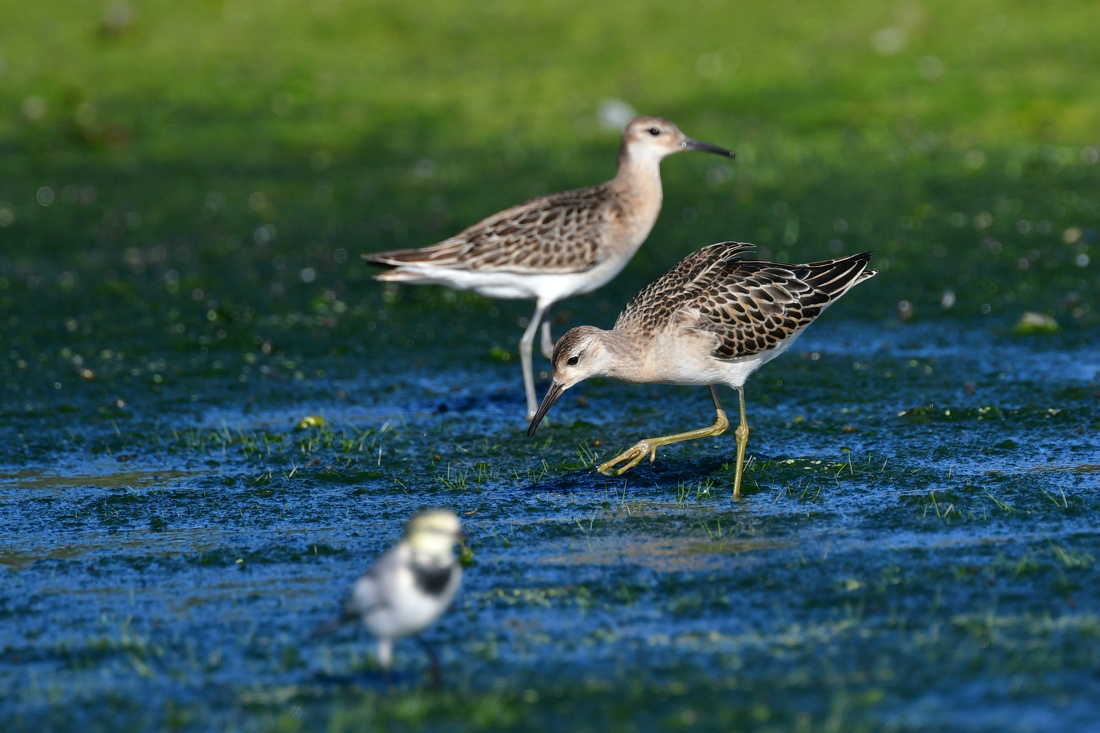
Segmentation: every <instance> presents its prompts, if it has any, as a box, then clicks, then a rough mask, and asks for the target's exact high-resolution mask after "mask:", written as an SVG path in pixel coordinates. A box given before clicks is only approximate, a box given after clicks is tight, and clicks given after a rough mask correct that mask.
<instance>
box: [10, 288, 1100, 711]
mask: <svg viewBox="0 0 1100 733" xmlns="http://www.w3.org/2000/svg"><path fill="white" fill-rule="evenodd" d="M848 300H849V301H851V302H849V303H842V304H840V305H838V306H836V307H835V308H834V309H831V310H830V311H829V312H828V313H826V314H825V315H824V316H823V317H822V318H821V320H820V321H819V322H818V323H816V324H815V325H814V326H813V327H812V328H811V329H810V330H809V331H808V332H807V333H806V334H805V335H804V336H803V337H802V339H800V341H799V342H798V343H797V344H796V345H795V347H793V348H792V349H791V350H790V351H789V352H788V353H787V354H786V355H784V356H783V357H781V358H780V359H779V360H777V361H775V362H773V363H771V364H769V365H768V366H767V367H765V368H764V369H763V370H762V371H760V372H758V373H757V374H756V375H755V376H754V377H753V379H752V380H750V382H749V385H748V388H747V397H748V417H749V422H750V425H751V428H752V433H751V436H750V439H749V440H750V442H749V455H750V456H751V462H750V463H749V465H748V467H747V469H746V476H745V491H744V494H745V495H744V498H743V499H742V500H741V501H740V502H737V503H733V502H731V500H730V496H729V493H730V488H731V485H732V457H733V454H734V439H733V435H732V431H731V432H730V433H729V434H727V435H725V436H722V437H719V438H715V439H709V440H701V441H696V442H692V443H688V444H684V445H682V446H674V447H669V448H665V449H662V450H661V451H660V452H659V454H658V459H657V461H656V462H655V463H653V464H643V465H641V466H639V467H638V468H637V469H635V470H633V471H631V472H629V473H628V474H626V475H625V476H624V477H621V478H605V477H603V476H600V475H598V474H596V473H594V472H593V471H592V470H591V469H592V466H593V465H594V463H596V462H597V459H606V458H607V457H608V456H610V455H613V452H618V451H620V450H622V449H624V448H626V447H628V446H629V445H631V444H632V443H633V442H634V441H636V440H637V439H640V438H643V437H649V436H651V435H658V434H663V433H665V432H671V431H676V430H681V429H686V428H692V427H697V426H701V425H704V424H709V422H710V420H711V419H712V415H713V413H712V411H711V407H710V402H709V396H708V394H707V391H706V390H705V389H702V388H699V389H688V388H678V387H662V386H635V385H625V384H620V383H617V382H611V381H598V380H597V381H593V382H588V383H585V384H584V385H581V386H579V387H577V388H575V389H574V390H571V391H570V393H567V395H566V396H565V397H564V398H563V399H562V400H561V401H560V403H559V404H558V405H556V406H555V408H554V409H553V410H552V411H551V413H550V417H551V420H550V421H549V423H548V424H546V425H544V426H543V427H541V428H540V430H539V432H538V433H537V434H536V436H535V438H534V439H528V438H527V437H526V435H525V434H524V428H525V425H524V424H523V422H522V407H523V404H522V403H523V393H522V386H521V382H520V379H519V368H518V364H517V363H516V361H515V359H514V358H508V357H509V349H508V348H507V347H500V346H499V345H498V344H510V342H511V341H512V339H513V338H515V337H518V333H519V331H518V327H516V326H515V324H513V323H511V322H503V323H490V325H489V326H487V328H486V329H485V330H483V331H482V330H478V331H472V332H471V334H470V335H468V336H467V337H457V336H454V335H453V333H451V332H450V331H449V330H448V328H449V324H450V323H452V322H453V321H454V319H459V320H462V321H464V322H471V321H470V318H471V316H470V314H469V313H465V312H462V311H464V309H465V308H467V307H469V308H473V309H474V311H475V312H474V314H473V317H474V319H475V320H477V319H481V320H485V313H486V312H487V309H489V308H490V305H487V304H486V302H485V301H473V300H471V301H461V302H460V303H459V306H460V307H459V308H458V309H457V311H456V310H448V309H447V308H441V307H440V306H439V304H438V303H436V302H434V301H431V300H430V299H429V300H423V301H418V300H417V296H410V302H406V303H396V304H392V305H386V306H381V305H380V306H379V309H378V310H377V311H375V312H374V313H372V314H371V316H370V318H366V317H360V318H356V317H354V314H352V315H348V316H346V317H344V318H343V319H342V320H341V321H340V323H341V324H342V325H338V326H336V327H335V330H333V329H332V328H330V329H329V330H328V331H326V326H325V321H324V316H325V313H323V312H321V311H315V312H314V313H313V314H312V315H302V316H300V317H297V318H289V319H286V318H284V319H283V320H282V321H280V322H269V323H267V324H266V325H265V326H257V327H256V329H255V330H256V331H257V332H258V331H264V332H265V333H266V334H268V336H267V337H265V338H256V339H252V338H251V336H248V337H247V338H246V336H245V335H242V333H244V332H245V331H247V332H248V333H251V331H249V330H248V329H243V330H242V329H240V328H237V326H238V325H239V324H234V323H229V322H227V323H225V324H221V325H220V324H219V318H221V316H220V315H219V314H218V313H214V314H213V317H211V318H209V319H207V320H206V321H205V322H202V321H201V319H200V322H199V323H198V324H194V323H188V325H187V326H186V327H185V328H178V329H177V328H174V327H173V326H172V318H171V317H170V315H164V314H160V313H157V312H154V311H149V310H146V311H145V315H140V314H139V315H136V316H134V318H132V319H127V318H123V317H122V316H121V314H120V312H119V311H117V310H112V309H111V308H110V307H108V306H104V307H103V308H102V310H101V311H92V312H89V313H87V314H85V315H83V316H73V320H74V321H75V325H74V323H69V322H68V321H67V320H66V317H65V316H64V315H61V314H60V311H59V314H58V315H56V317H52V318H51V319H50V320H49V323H50V324H52V325H53V326H54V327H55V328H50V327H48V326H43V327H41V328H36V329H25V330H23V332H22V336H17V337H9V338H7V339H6V345H7V347H8V348H7V349H6V353H5V354H4V361H3V369H4V379H5V392H4V401H3V410H2V412H3V419H2V421H0V440H2V441H3V444H4V445H5V446H6V448H5V450H4V452H3V460H2V463H0V502H2V505H3V511H2V512H0V548H2V549H0V572H2V574H3V577H4V582H3V583H2V584H0V621H2V623H0V717H2V718H3V719H4V720H6V721H8V723H9V724H11V725H12V726H13V729H15V728H24V729H36V730H42V731H46V730H57V731H61V730H72V729H75V728H76V727H80V728H81V729H83V730H103V731H107V730H110V731H124V730H141V729H148V728H161V729H176V730H222V729H225V730H298V729H324V730H351V729H367V728H370V727H372V726H374V725H380V726H382V725H384V726H387V727H390V728H396V729H412V728H415V727H418V726H420V725H425V724H427V725H430V727H431V728H433V729H441V730H465V729H476V728H509V729H525V730H560V729H563V728H567V729H570V730H652V729H655V728H656V729H688V728H711V729H725V730H729V729H749V730H843V731H853V730H899V731H908V730H989V729H997V730H1004V731H1032V730H1035V731H1038V730H1042V731H1044V732H1052V731H1076V730H1085V729H1087V728H1088V727H1089V726H1090V725H1092V724H1093V723H1094V721H1095V720H1096V719H1097V717H1098V716H1100V703H1098V702H1097V701H1098V700H1100V677H1098V676H1097V672H1096V670H1097V669H1100V591H1098V590H1097V589H1098V588H1100V571H1098V568H1097V558H1098V557H1100V531H1098V525H1097V522H1096V516H1097V512H1098V511H1100V479H1098V475H1100V450H1098V443H1097V435H1098V430H1100V359H1098V355H1100V350H1098V348H1097V342H1096V338H1095V335H1094V334H1093V333H1092V332H1091V330H1089V329H1070V330H1068V331H1065V332H1063V333H1059V334H1048V335H1037V336H1020V335H1017V334H1015V333H1014V332H1013V328H1012V326H1013V323H1014V321H1013V320H1011V319H1008V318H1005V317H1003V316H1001V317H998V316H988V317H984V316H967V317H947V316H943V317H931V318H927V319H923V320H922V319H917V320H915V321H913V322H909V323H906V322H903V321H901V320H899V319H898V318H897V317H896V315H895V314H893V313H889V312H887V315H886V316H883V317H880V318H875V317H869V316H868V313H867V310H868V309H866V308H863V307H861V306H860V304H859V303H857V302H856V301H857V300H858V293H856V294H853V296H850V297H849V298H848ZM19 302H25V301H23V300H21V299H20V301H19ZM471 303H472V304H473V305H470V304H471ZM464 304H465V305H464ZM478 309H480V311H479V310H478ZM436 311H439V312H436ZM504 312H505V315H506V316H507V317H508V318H512V317H518V316H517V315H515V314H519V313H520V308H519V306H516V307H515V309H512V306H505V307H504ZM97 313H98V315H97ZM494 313H495V311H494ZM200 315H202V314H201V313H200ZM573 317H574V319H576V318H577V316H576V314H575V313H574V315H573ZM12 318H16V316H12ZM142 318H144V319H146V321H147V322H143V321H142V320H141V319H142ZM508 318H505V319H503V320H505V321H508ZM180 320H184V321H185V320H186V314H185V315H184V316H181V317H180ZM490 320H491V319H490ZM89 322H91V323H94V324H96V325H95V327H94V328H92V329H90V330H91V331H92V333H89V334H84V333H82V328H84V324H87V323H89ZM22 323H23V324H25V323H26V321H23V322H22ZM9 325H10V323H9ZM555 328H556V329H558V331H559V332H560V331H561V330H562V327H561V325H560V324H556V325H555ZM235 329H236V330H235ZM341 329H344V330H341ZM219 331H224V332H225V333H224V335H220V334H219ZM238 331H241V333H238ZM9 333H15V331H9ZM135 333H137V334H143V336H142V337H141V338H134V334H135ZM368 334H375V336H373V337H372V336H369V335H368ZM379 334H389V336H387V337H385V338H381V337H379V336H378V335H379ZM113 337H114V338H116V339H117V340H114V341H113V340H112V338H113ZM268 338H269V340H268ZM234 339H238V341H237V342H234ZM341 342H344V343H346V344H353V345H351V346H347V347H346V348H340V347H339V345H340V343H341ZM114 343H118V344H130V345H129V346H126V345H121V346H116V345H113V344H114ZM542 368H545V363H544V362H543V366H542ZM544 389H545V382H543V383H542V384H541V385H540V392H541V391H542V390H544ZM723 397H726V398H727V400H728V401H729V403H730V404H733V394H732V393H723ZM311 415H316V416H322V417H323V418H324V425H323V426H320V427H311V428H302V429H299V428H297V427H296V426H297V425H298V423H299V422H300V421H301V420H302V418H305V417H307V416H311ZM424 506H444V507H449V508H452V509H454V510H455V511H457V512H458V513H459V514H460V515H462V517H463V519H464V522H465V525H466V527H467V530H468V533H469V535H470V536H471V548H472V550H473V551H474V553H475V557H474V564H473V565H472V566H471V567H470V568H468V572H467V575H466V579H465V582H464V585H463V587H462V589H461V591H460V593H459V595H458V597H457V599H456V602H455V604H454V607H453V608H452V609H451V610H450V612H448V613H447V614H446V615H445V616H444V617H443V618H442V620H441V621H440V623H438V624H437V625H436V626H435V627H433V628H432V629H431V630H430V631H429V632H428V634H427V638H428V639H429V640H430V642H431V643H432V644H433V645H434V646H436V647H437V648H438V649H439V651H440V654H441V656H442V660H443V666H444V674H443V683H442V685H441V687H440V688H439V689H438V690H431V689H430V688H429V686H428V684H427V675H426V672H427V660H426V658H425V656H424V655H423V653H422V651H421V650H420V649H419V647H418V646H417V645H416V644H414V643H411V642H405V643H402V644H400V645H399V646H398V648H397V657H396V663H397V669H398V672H397V675H396V678H395V687H394V689H388V688H387V687H386V685H385V683H384V680H383V677H382V675H381V673H380V670H379V669H378V667H377V663H376V661H375V657H374V648H373V643H372V642H371V640H370V639H369V638H368V637H367V636H366V634H365V633H363V632H361V631H359V630H358V629H355V630H346V631H344V632H342V633H340V634H338V635H335V636H330V637H327V638H322V639H310V638H309V634H310V632H311V631H312V629H313V628H314V627H315V626H316V625H317V624H319V623H321V622H322V621H324V620H326V619H328V618H329V617H330V616H331V615H332V614H333V613H334V611H335V609H336V607H337V603H338V601H339V600H340V599H341V597H342V595H343V593H344V592H345V591H346V590H347V588H348V587H349V584H350V583H351V582H352V580H353V579H354V578H355V577H356V576H357V575H358V574H359V573H360V572H362V570H363V569H364V568H365V567H366V566H367V565H368V564H369V562H370V560H371V559H372V558H373V557H374V556H376V555H377V554H378V553H380V552H381V551H383V550H384V549H385V548H386V547H387V546H388V545H390V544H391V543H393V542H394V541H395V540H396V539H397V538H398V536H399V534H400V531H401V527H402V524H403V521H404V520H405V518H407V517H408V516H409V514H410V513H412V512H413V511H415V510H416V509H418V508H420V507H424Z"/></svg>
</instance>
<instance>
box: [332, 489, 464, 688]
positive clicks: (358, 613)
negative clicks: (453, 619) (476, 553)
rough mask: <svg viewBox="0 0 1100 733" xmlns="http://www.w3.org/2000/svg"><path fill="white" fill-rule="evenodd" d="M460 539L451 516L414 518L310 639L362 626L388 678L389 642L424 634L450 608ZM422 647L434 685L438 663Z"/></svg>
mask: <svg viewBox="0 0 1100 733" xmlns="http://www.w3.org/2000/svg"><path fill="white" fill-rule="evenodd" d="M464 539H465V538H464V536H463V534H462V524H461V522H460V521H459V519H458V517H457V516H455V514H454V513H453V512H450V511H447V510H445V509H430V510H427V511H423V512H420V513H418V514H416V515H414V516H413V517H412V518H411V519H410V520H409V522H408V524H407V525H406V526H405V536H404V537H402V538H401V541H400V542H398V543H397V545H396V546H395V547H393V548H392V549H391V550H389V551H388V552H386V553H385V554H384V555H382V557H380V558H378V560H377V561H376V562H375V563H374V565H372V566H371V567H370V569H369V570H367V572H366V573H365V574H364V575H363V576H362V577H360V578H359V579H358V580H357V581H355V585H354V586H353V587H352V591H351V597H350V598H348V600H347V601H346V602H345V603H344V610H343V614H342V615H341V616H340V618H338V619H335V620H333V621H330V622H328V623H326V624H323V625H322V626H320V627H319V628H318V629H317V630H316V631H315V632H314V634H313V635H314V636H317V635H319V634H323V633H327V632H329V631H333V630H335V629H337V628H340V627H341V626H344V625H346V624H349V623H352V622H355V621H361V622H362V623H363V625H364V626H365V627H366V628H367V631H369V632H370V633H371V634H372V635H373V636H374V637H375V638H377V639H378V662H379V664H380V665H381V666H382V668H383V669H384V670H386V671H387V673H388V670H389V668H390V666H391V664H392V663H393V643H394V642H395V641H396V640H398V639H401V638H402V637H406V636H413V635H415V634H418V633H420V632H421V631H423V630H424V629H426V628H427V627H428V626H430V625H431V624H432V623H433V622H434V621H435V620H436V619H437V618H439V617H440V615H442V614H443V611H445V610H446V609H447V607H448V606H449V605H450V604H451V600H452V599H453V598H454V595H455V592H456V591H458V586H459V584H460V583H461V582H462V566H461V564H460V563H459V561H458V558H456V557H455V553H454V547H455V545H456V544H460V543H462V542H463V541H464ZM421 643H422V644H423V645H424V648H425V650H426V651H427V652H428V654H429V655H430V656H431V658H432V677H433V680H434V679H435V678H436V677H437V676H438V670H439V661H438V659H437V658H436V656H435V653H434V652H433V651H432V649H431V648H430V647H428V646H427V644H425V643H424V642H423V641H421Z"/></svg>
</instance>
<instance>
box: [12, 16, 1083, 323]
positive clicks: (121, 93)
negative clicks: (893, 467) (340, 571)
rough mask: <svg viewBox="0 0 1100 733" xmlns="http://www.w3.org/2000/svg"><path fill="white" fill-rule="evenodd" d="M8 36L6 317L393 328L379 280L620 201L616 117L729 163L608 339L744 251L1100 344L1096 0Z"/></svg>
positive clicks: (919, 309) (660, 244) (678, 206)
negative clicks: (494, 234)
mask: <svg viewBox="0 0 1100 733" xmlns="http://www.w3.org/2000/svg"><path fill="white" fill-rule="evenodd" d="M0 7H2V8H3V12H2V15H3V17H4V19H5V20H4V23H3V24H0V240H2V241H3V246H2V248H0V278H3V280H2V281H0V286H2V289H0V299H3V300H0V305H5V306H7V307H9V308H11V307H16V305H17V301H19V300H21V299H23V298H25V297H26V296H27V295H28V290H27V289H26V288H29V289H30V290H36V289H37V290H38V291H39V292H38V294H37V295H36V296H35V300H36V301H38V302H37V306H38V307H42V306H43V305H44V304H47V303H49V302H52V301H53V300H54V299H58V298H62V299H63V298H66V297H70V296H71V297H76V298H78V299H79V298H87V297H89V296H90V295H92V294H94V293H97V292H98V293H100V294H102V293H103V292H104V290H103V289H104V288H107V296H108V298H109V297H113V296H111V293H117V292H119V291H120V289H121V291H125V292H131V291H130V290H129V289H128V288H133V287H136V288H137V289H138V291H140V292H142V293H145V295H143V296H142V298H143V299H146V298H152V299H156V298H157V297H159V296H158V292H159V290H158V289H163V287H165V284H167V287H168V288H169V289H170V290H174V289H175V288H178V287H179V284H180V283H182V284H183V286H184V288H185V289H189V288H190V286H195V287H202V288H205V290H206V291H207V292H210V291H212V290H214V291H218V292H220V293H221V294H222V296H223V298H224V299H235V300H236V301H237V302H241V303H245V304H247V305H248V307H250V308H256V309H260V310H273V309H274V310H278V309H280V308H283V307H284V306H283V305H281V304H282V303H284V302H285V303H289V304H290V306H289V307H291V308H297V307H302V304H308V303H310V302H313V301H315V300H317V299H318V298H320V297H322V296H323V295H324V294H325V293H329V294H330V295H329V296H328V299H329V301H332V300H333V299H334V298H336V299H339V300H341V301H343V300H348V301H352V302H353V303H359V304H362V305H364V307H381V306H382V302H381V297H380V295H379V289H378V288H376V287H374V286H372V285H370V284H368V283H366V282H365V281H366V279H367V277H368V276H369V272H368V271H367V270H366V268H365V267H363V266H362V265H361V264H360V263H359V261H358V254H359V253H360V252H364V251H373V250H378V249H383V248H390V247H410V246H422V245H427V244H430V243H432V242H435V241H438V240H439V239H441V238H444V237H446V236H447V235H449V234H452V233H454V232H456V231H458V230H459V229H461V228H463V227H465V226H467V225H469V224H471V223H473V222H474V221H476V220H478V219H480V218H482V217H483V216H486V215H488V214H490V213H492V212H494V211H497V210H499V209H501V208H504V207H506V206H508V205H511V204H514V203H518V202H519V201H521V200H523V199H526V198H528V197H530V196H532V195H536V194H539V193H545V192H549V191H554V190H561V189H565V188H573V187H579V186H584V185H590V184H593V183H597V182H599V181H601V180H605V179H606V178H608V177H610V176H611V174H612V173H613V168H614V162H615V151H616V148H617V145H618V129H617V128H616V126H615V125H601V123H600V110H601V105H606V103H607V100H621V101H623V102H625V103H627V104H629V105H630V106H631V107H633V109H635V110H637V111H638V112H641V113H649V114H659V115H664V116H667V117H669V118H671V119H672V120H674V121H675V122H677V123H678V124H679V125H680V126H681V127H682V128H683V129H684V130H685V131H686V132H687V133H688V134H689V135H692V136H694V137H698V138H700V139H704V140H708V141H711V142H714V143H716V144H719V145H723V146H728V147H730V148H732V149H734V150H736V151H737V152H738V158H737V159H736V160H735V161H732V162H730V163H724V162H719V161H716V160H710V159H707V158H705V157H703V156H681V157H677V158H674V159H670V160H668V161H666V162H665V164H664V176H665V182H666V198H665V210H664V212H663V213H662V216H661V219H660V221H659V222H658V225H657V227H656V228H655V230H654V232H653V234H652V235H651V237H650V241H649V243H648V244H647V245H646V247H644V248H643V250H642V252H641V253H640V255H639V256H638V258H637V259H636V261H635V264H634V265H633V266H632V267H630V268H628V269H627V271H626V272H625V273H624V274H623V275H622V276H621V277H620V279H619V280H618V281H617V282H616V283H614V284H612V286H610V287H609V288H608V289H607V290H606V293H605V294H603V295H602V296H601V295H600V294H597V297H603V298H606V299H608V300H609V301H610V302H611V303H612V305H611V306H610V310H611V312H612V313H613V312H614V311H615V310H617V307H618V306H619V305H620V304H621V303H622V302H624V300H625V298H626V297H628V296H629V295H630V294H631V293H633V292H634V291H635V290H637V289H638V288H639V287H641V286H642V285H643V284H644V283H645V282H647V281H649V280H650V279H652V278H653V277H655V276H656V275H658V274H659V273H661V272H663V271H664V270H665V269H667V268H668V267H669V266H671V265H672V264H673V263H674V262H675V261H677V260H678V259H680V258H681V257H682V256H683V255H685V254H686V253H687V252H689V251H691V250H693V249H696V248H698V247H700V246H703V245H705V244H709V243H711V242H713V241H719V240H723V239H740V240H746V241H752V242H755V243H757V244H759V245H761V247H762V253H763V254H764V255H765V256H769V257H775V258H778V259H790V260H798V261H806V260H811V259H821V258H825V257H828V256H832V255H833V254H835V253H837V252H852V251H858V250H864V249H875V250H877V253H878V254H877V255H876V262H877V266H878V267H879V269H880V270H884V271H886V273H887V274H888V277H882V278H878V279H877V280H876V281H875V283H874V284H873V287H869V288H867V292H865V293H862V294H861V297H862V298H863V302H864V303H866V304H868V306H867V308H866V310H868V311H869V312H872V313H873V314H875V315H882V314H893V312H894V310H893V309H894V308H895V306H896V303H897V302H899V301H903V300H904V301H906V302H907V303H908V304H909V306H910V310H909V311H907V312H906V313H905V315H915V316H916V317H924V316H930V315H934V314H939V313H942V312H943V311H944V310H945V305H951V306H952V308H951V312H953V313H964V314H977V313H983V312H985V313H988V312H994V313H1003V314H1004V317H1005V318H1006V319H1008V320H1014V319H1015V318H1016V317H1017V316H1018V314H1019V313H1020V312H1022V311H1024V310H1040V311H1047V312H1050V313H1052V314H1054V315H1056V316H1057V317H1058V318H1059V320H1060V321H1061V322H1063V323H1065V324H1074V323H1076V324H1081V325H1084V326H1089V327H1091V326H1094V325H1095V324H1096V323H1097V320H1098V319H1097V316H1096V311H1095V298H1096V293H1097V291H1098V289H1100V288H1098V276H1097V268H1096V266H1095V260H1096V257H1097V254H1096V248H1097V241H1096V240H1097V228H1098V221H1100V164H1098V160H1100V74H1098V73H1097V72H1098V69H1100V41H1098V39H1097V34H1096V28H1098V27H1100V5H1097V4H1096V3H1094V2H1066V3H1059V4H1058V6H1057V7H1049V6H1045V5H1038V4H1034V3H1027V2H996V1H992V0H990V1H982V2H968V3H958V2H946V1H929V2H915V1H913V0H903V1H902V2H887V3H880V2H870V1H859V0H856V1H853V2H826V3H811V4H807V3H798V2H789V1H788V2H784V1H782V0H781V1H779V2H775V1H773V2H742V3H737V4H730V3H720V2H702V3H698V4H692V5H687V4H670V3H662V2H636V1H633V0H632V1H631V2H606V3H591V2H578V1H576V0H569V1H567V2H560V3H555V4H552V5H551V4H538V3H507V2H478V3H450V2H440V1H439V0H428V1H426V2H421V3H415V4H414V3H407V2H397V1H377V0H375V1H371V2H361V3H352V2H342V1H339V0H324V1H322V2H316V3H308V4H306V3H297V2H278V1H276V2H266V3H260V2H249V1H248V0H228V1H226V2H195V3H188V4H185V5H180V4H178V3H169V2H159V1H149V2H125V1H124V0H114V1H111V2H106V3H102V2H101V3H86V4H76V5H73V4H70V3H63V2H57V1H55V0H45V1H43V2H35V3H26V2H3V3H2V4H0ZM112 283H113V284H115V287H113V286H112ZM149 288H152V289H149ZM415 290H416V292H415V293H414V292H412V289H410V290H409V291H402V293H403V294H402V295H401V297H403V298H408V299H412V300H417V301H419V302H422V303H424V304H426V305H427V306H432V305H438V304H439V303H440V302H442V301H443V300H447V302H454V299H453V298H452V297H451V296H448V295H446V294H444V293H443V292H442V291H441V290H440V289H435V288H422V289H415ZM459 301H460V303H465V304H466V305H467V306H469V307H475V308H479V307H483V306H480V305H474V303H476V302H478V301H477V299H475V298H473V296H469V297H467V296H460V298H459ZM565 305H566V307H568V306H569V303H567V304H565ZM485 307H487V306H485ZM523 310H524V311H525V310H526V306H523ZM855 310H856V308H855V307H854V306H849V312H854V311H855ZM518 312H519V311H518V310H517V313H518ZM509 340H511V339H510V336H509Z"/></svg>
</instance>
